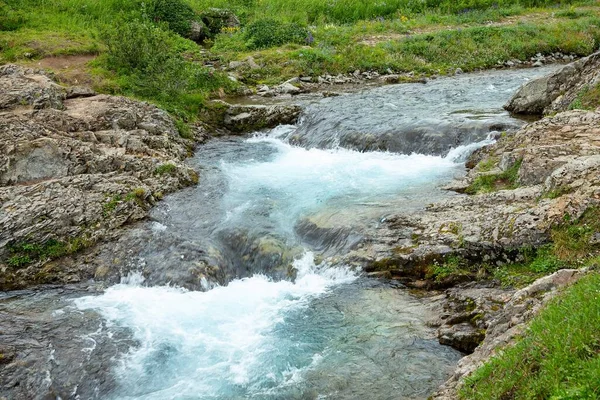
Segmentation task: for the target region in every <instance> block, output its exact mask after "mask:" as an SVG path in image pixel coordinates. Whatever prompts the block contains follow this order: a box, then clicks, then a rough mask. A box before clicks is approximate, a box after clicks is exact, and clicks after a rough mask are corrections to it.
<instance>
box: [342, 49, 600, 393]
mask: <svg viewBox="0 0 600 400" xmlns="http://www.w3.org/2000/svg"><path fill="white" fill-rule="evenodd" d="M598 60H599V58H598V54H594V55H592V56H590V57H588V58H584V59H582V60H579V61H577V62H575V63H574V64H570V65H568V66H566V67H564V68H563V69H561V70H559V71H557V72H556V73H553V74H551V75H550V76H548V77H544V78H541V79H539V80H534V81H531V82H529V83H528V84H526V85H524V86H523V87H522V88H521V89H520V90H519V92H518V93H517V94H516V95H515V96H514V97H513V99H511V101H510V102H509V103H508V104H507V106H506V107H507V108H508V109H510V110H513V111H515V112H523V113H530V114H536V113H538V114H539V113H542V112H547V113H550V112H552V113H555V114H554V115H552V116H547V117H545V118H543V119H541V120H539V121H537V122H533V123H531V124H529V125H526V126H525V127H523V128H522V129H520V130H519V131H517V132H516V133H514V134H503V135H502V136H501V137H500V138H499V140H498V141H497V143H496V144H494V145H491V146H488V147H486V148H483V149H481V150H479V151H477V152H475V154H473V155H472V156H471V160H470V161H469V163H467V165H468V166H469V167H470V168H471V169H470V171H469V173H468V175H467V176H466V178H465V179H464V180H462V181H460V182H455V183H454V184H452V185H450V186H449V187H448V188H447V189H449V190H454V191H458V192H460V193H468V195H463V196H458V197H455V198H452V199H449V200H446V201H442V202H440V203H437V204H431V205H429V206H427V207H426V209H425V210H424V211H423V212H417V213H413V214H398V215H393V216H389V217H387V218H386V219H385V221H383V223H382V225H381V227H380V228H379V229H378V230H377V231H376V233H375V234H373V235H372V236H371V237H369V238H368V239H367V240H365V241H364V242H363V244H362V245H360V246H358V248H357V249H355V250H354V251H353V252H351V253H350V254H349V255H348V256H347V258H346V259H347V260H348V261H349V262H355V263H359V264H366V265H367V271H370V272H371V274H372V275H373V276H386V277H391V278H394V279H398V280H400V281H402V282H404V283H405V284H407V285H409V286H412V287H416V288H430V289H432V288H433V289H435V288H438V289H439V288H444V287H451V289H448V290H447V291H446V292H445V293H444V294H443V295H442V298H444V304H445V305H444V307H443V308H444V310H443V311H442V312H441V318H440V320H438V321H436V322H433V324H434V325H435V326H438V327H439V329H438V337H439V340H440V342H442V343H445V344H448V345H451V346H453V347H455V348H457V349H460V350H462V351H464V352H466V353H473V354H472V355H471V356H469V357H466V358H465V359H463V360H462V361H461V362H460V363H459V366H458V368H457V370H456V372H455V374H454V375H453V376H452V378H451V379H450V380H449V381H448V382H447V383H446V384H445V385H444V386H443V387H442V388H441V389H440V391H439V392H438V393H437V394H436V395H435V396H434V398H440V399H453V398H456V397H457V394H456V389H457V388H458V387H460V385H461V384H462V382H463V380H464V378H465V377H466V376H468V374H469V373H471V372H473V371H474V370H475V369H476V368H477V367H478V366H480V365H481V364H482V363H483V362H485V360H487V359H489V357H490V356H492V355H493V354H495V352H496V351H498V350H499V349H500V348H502V347H503V346H505V345H507V344H509V343H511V342H512V340H513V339H514V338H515V336H516V335H517V334H518V333H519V332H522V330H523V329H524V328H525V326H526V323H527V321H529V320H530V319H531V318H532V317H533V316H534V315H535V313H536V312H537V311H538V310H539V309H540V308H541V307H542V306H543V304H544V303H545V302H546V301H547V300H548V299H549V298H551V297H553V296H554V294H555V293H556V292H557V289H558V288H561V287H564V286H566V285H568V284H570V283H572V282H573V281H574V280H576V279H578V278H579V277H580V276H582V274H584V273H585V272H584V271H580V270H568V269H567V270H561V271H559V272H557V273H555V274H553V275H551V276H548V277H544V278H542V279H540V280H538V281H536V282H534V283H533V284H532V285H530V286H528V287H526V288H524V289H522V290H519V291H515V290H514V289H505V288H502V287H500V286H499V282H498V281H494V279H492V276H490V270H491V269H494V268H497V267H500V268H502V266H505V265H509V264H511V263H515V262H516V263H518V262H523V261H524V260H523V257H524V256H523V255H524V253H525V252H524V251H523V249H536V248H540V246H542V245H545V244H547V243H551V242H553V241H554V240H555V239H556V237H557V234H556V232H555V230H554V229H555V228H556V227H557V226H561V225H564V224H567V223H569V222H570V221H577V220H578V219H579V218H581V217H582V216H584V215H585V214H586V213H590V212H592V213H593V212H594V211H593V210H596V209H597V207H598V206H599V205H600V129H599V126H600V109H596V110H591V111H583V110H568V109H569V108H570V104H571V103H572V102H573V101H574V100H575V99H576V97H577V95H578V93H579V92H580V91H581V90H582V88H583V87H584V86H585V85H593V84H595V83H597V79H598V78H597V71H598ZM594 215H596V214H594ZM592 218H594V217H592ZM586 227H587V230H589V229H592V230H593V229H597V224H589V225H586ZM582 237H583V240H585V241H586V243H583V244H582V246H583V247H585V248H586V249H592V250H593V249H596V250H597V249H598V244H599V243H600V242H599V240H598V239H599V238H600V232H596V231H593V232H588V234H586V235H583V236H582ZM581 257H585V254H582V255H581ZM558 262H559V263H560V261H558ZM564 265H568V264H567V263H566V262H565V263H564ZM465 282H470V283H465Z"/></svg>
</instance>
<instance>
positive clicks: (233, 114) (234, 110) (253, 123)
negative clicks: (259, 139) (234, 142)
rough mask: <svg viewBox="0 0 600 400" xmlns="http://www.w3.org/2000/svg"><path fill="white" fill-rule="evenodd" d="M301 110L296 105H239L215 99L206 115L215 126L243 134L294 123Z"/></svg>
mask: <svg viewBox="0 0 600 400" xmlns="http://www.w3.org/2000/svg"><path fill="white" fill-rule="evenodd" d="M301 111H302V109H301V108H300V107H299V106H295V105H270V106H266V105H238V104H229V103H226V102H224V101H221V100H215V101H213V102H212V107H211V108H210V111H205V115H204V116H205V119H207V120H208V121H210V122H211V123H212V124H213V125H214V126H219V127H224V128H225V129H228V130H229V131H230V132H231V133H232V134H243V133H248V132H253V131H258V130H261V129H267V128H274V127H276V126H277V125H282V124H293V123H295V122H296V121H297V119H298V117H299V116H300V113H301Z"/></svg>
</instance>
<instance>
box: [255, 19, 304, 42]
mask: <svg viewBox="0 0 600 400" xmlns="http://www.w3.org/2000/svg"><path fill="white" fill-rule="evenodd" d="M308 37H309V31H308V29H306V28H304V27H302V26H300V25H298V24H294V23H292V24H285V23H282V22H279V21H275V20H272V19H260V20H257V21H255V22H253V23H251V24H250V25H248V26H247V27H246V39H247V41H248V48H251V49H262V48H267V47H274V46H280V45H282V44H286V43H298V44H300V43H306V41H307V39H308Z"/></svg>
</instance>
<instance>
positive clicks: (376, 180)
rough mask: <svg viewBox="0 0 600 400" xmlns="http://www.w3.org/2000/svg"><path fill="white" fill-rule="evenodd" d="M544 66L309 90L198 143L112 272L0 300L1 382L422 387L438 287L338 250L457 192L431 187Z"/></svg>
mask: <svg viewBox="0 0 600 400" xmlns="http://www.w3.org/2000/svg"><path fill="white" fill-rule="evenodd" d="M551 69H552V68H551V67H549V68H541V69H529V70H510V71H494V72H486V73H480V74H473V75H462V76H458V77H449V78H441V79H438V80H435V81H431V82H430V83H428V84H426V85H422V84H405V85H394V86H386V87H381V88H375V89H368V90H365V91H362V92H357V93H351V94H347V95H343V96H340V97H334V98H328V99H308V100H303V102H304V103H303V105H304V106H305V115H304V117H303V118H302V120H301V122H300V123H299V124H298V125H297V126H281V127H278V128H276V129H274V130H272V131H269V132H257V133H256V134H254V135H253V136H252V137H248V138H224V139H217V140H213V141H211V142H209V143H208V144H206V145H204V146H202V147H200V148H199V149H198V151H197V153H196V155H195V156H194V157H193V158H192V159H190V161H189V163H190V165H191V166H193V167H194V168H195V169H197V170H198V171H199V174H200V177H201V178H200V184H199V185H198V186H197V187H194V188H190V189H186V190H183V191H181V192H179V193H176V194H174V195H171V196H169V197H167V198H166V199H165V201H164V202H162V203H161V204H160V205H159V206H157V207H156V209H155V210H154V211H153V212H152V217H151V220H150V221H147V222H145V223H142V224H138V225H136V226H134V227H132V228H131V229H130V230H129V231H128V233H127V234H126V235H125V236H124V237H123V238H122V239H120V240H119V243H118V244H116V245H115V248H114V251H113V253H114V254H108V255H107V254H105V255H104V257H107V259H108V258H109V257H111V258H119V259H122V269H121V270H122V281H121V283H119V284H117V285H114V286H111V287H108V288H106V289H105V288H103V287H102V286H98V285H97V284H96V283H93V282H90V283H88V284H87V285H78V286H76V287H72V288H52V289H48V290H46V291H33V292H32V291H23V292H14V293H7V294H3V295H2V296H1V297H0V313H1V315H2V322H1V323H0V324H1V325H0V327H1V328H2V329H3V335H4V336H3V339H2V341H3V342H6V343H9V344H10V345H11V346H13V348H16V349H17V350H18V351H21V352H27V351H29V353H28V357H29V358H28V359H27V360H28V362H29V364H27V363H25V364H24V365H26V366H27V368H28V370H27V372H25V370H23V371H20V370H14V371H8V373H7V374H6V375H5V376H4V377H3V378H2V381H1V382H2V389H1V390H0V396H2V395H6V396H8V398H12V397H11V394H14V393H32V394H35V396H38V397H35V396H32V398H34V397H35V398H45V397H43V396H45V395H47V394H48V393H50V394H51V395H55V397H56V398H58V397H60V398H74V399H75V398H81V399H87V398H102V399H104V398H107V399H358V398H361V399H370V398H372V399H399V398H401V399H425V398H427V396H428V395H429V394H431V393H432V392H433V391H434V390H435V389H436V388H437V386H439V385H440V384H441V383H442V382H443V381H444V380H445V379H446V378H447V377H448V376H449V374H450V373H451V371H452V370H453V368H454V366H455V365H456V362H457V361H458V360H459V359H460V357H462V354H461V353H459V352H457V351H455V350H453V349H451V348H448V347H446V346H441V345H440V344H439V343H437V340H435V337H434V330H433V329H432V328H430V327H429V326H428V324H427V323H428V321H430V320H431V319H432V318H434V317H435V315H434V312H433V310H432V303H431V301H430V300H429V299H426V298H424V299H423V298H421V299H419V298H415V297H414V296H412V295H410V293H408V292H407V291H405V290H402V289H401V288H398V287H396V286H394V285H393V284H392V283H389V282H385V281H379V280H373V279H367V278H365V277H363V276H361V272H360V270H357V269H355V268H351V267H350V266H348V265H344V264H339V263H336V262H335V260H336V257H338V256H340V255H343V254H344V253H345V252H348V251H349V250H351V249H354V248H357V247H359V246H361V243H362V241H364V240H366V238H368V233H369V231H370V230H374V229H377V226H378V224H379V223H380V221H381V220H382V219H383V218H385V217H386V215H388V214H390V213H392V212H396V213H397V212H418V210H420V209H422V208H423V207H424V206H425V205H426V204H429V203H433V202H435V201H437V200H440V199H443V198H446V197H449V196H456V195H457V194H455V193H451V192H447V191H444V190H442V189H441V187H442V186H443V185H445V184H447V183H448V182H450V181H451V180H452V179H453V178H456V177H460V176H462V175H463V174H464V173H465V169H464V161H465V159H466V157H467V155H468V154H469V153H470V152H471V151H473V150H474V149H476V148H478V147H481V146H483V145H485V144H488V143H491V142H493V140H494V137H496V136H497V135H499V134H500V133H501V132H502V131H504V130H507V129H515V128H517V127H518V126H520V125H521V124H523V121H519V120H516V119H513V118H511V117H510V116H509V115H508V113H506V112H505V111H503V110H502V105H503V103H504V102H505V101H506V100H507V99H508V98H509V97H510V95H511V94H512V93H513V92H514V91H515V90H516V89H517V87H518V86H519V85H520V84H521V83H523V82H525V81H526V80H527V79H531V78H534V77H537V76H540V75H543V74H545V73H548V72H550V71H551ZM124 249H126V251H125V250H124ZM27 349H30V350H27ZM0 350H1V347H0ZM17 386H21V389H18V388H17ZM23 387H25V388H23ZM22 390H24V391H22ZM13 397H14V396H13Z"/></svg>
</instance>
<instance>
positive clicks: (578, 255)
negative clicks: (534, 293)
mask: <svg viewBox="0 0 600 400" xmlns="http://www.w3.org/2000/svg"><path fill="white" fill-rule="evenodd" d="M599 231H600V209H599V208H598V207H592V208H589V209H588V210H587V211H586V212H585V213H584V214H583V215H582V216H581V217H580V218H578V219H575V220H570V219H568V218H565V220H564V221H563V223H561V224H560V225H557V226H555V227H553V228H552V231H551V235H550V236H551V242H550V243H548V244H547V245H545V246H542V247H539V248H533V247H530V246H525V247H522V248H519V249H514V253H515V257H516V258H518V259H520V260H521V261H519V262H515V263H509V264H505V265H502V266H497V265H495V264H493V263H491V264H486V263H473V262H472V261H469V260H465V259H462V258H460V257H457V256H448V257H446V259H445V260H443V261H441V262H437V263H434V264H432V265H431V266H429V267H428V272H427V276H426V277H427V278H428V279H432V280H435V281H438V282H440V283H441V282H445V281H448V282H452V281H462V280H464V279H461V278H464V277H468V278H469V279H495V280H497V281H498V282H500V284H502V285H503V286H511V287H523V286H526V285H528V284H530V283H532V282H533V281H535V280H536V279H538V278H541V277H542V276H545V275H548V274H551V273H553V272H555V271H558V270H559V269H562V268H581V267H590V266H594V265H598V264H599V263H600V246H599V245H598V244H592V243H593V241H592V236H593V235H594V234H595V233H596V232H599Z"/></svg>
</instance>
